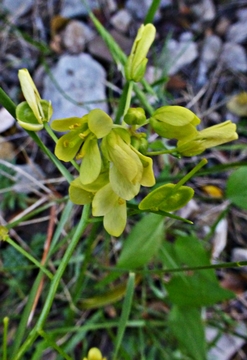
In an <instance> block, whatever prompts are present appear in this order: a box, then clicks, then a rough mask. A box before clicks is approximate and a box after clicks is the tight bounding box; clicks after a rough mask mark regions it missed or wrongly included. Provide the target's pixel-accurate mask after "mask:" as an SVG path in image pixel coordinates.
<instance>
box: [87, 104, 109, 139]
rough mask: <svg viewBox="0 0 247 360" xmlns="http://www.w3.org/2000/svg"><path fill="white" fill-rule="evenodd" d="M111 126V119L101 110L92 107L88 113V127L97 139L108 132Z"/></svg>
mask: <svg viewBox="0 0 247 360" xmlns="http://www.w3.org/2000/svg"><path fill="white" fill-rule="evenodd" d="M112 126H113V122H112V119H111V118H110V116H109V115H107V114H106V113H105V112H104V111H103V110H101V109H94V110H91V111H90V112H89V113H88V127H89V129H90V131H92V133H93V134H94V135H95V136H96V137H97V138H98V139H101V138H103V137H104V136H106V135H107V134H109V132H110V131H111V129H112Z"/></svg>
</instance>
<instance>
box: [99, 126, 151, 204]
mask: <svg viewBox="0 0 247 360" xmlns="http://www.w3.org/2000/svg"><path fill="white" fill-rule="evenodd" d="M130 141H131V139H130V134H129V132H128V131H127V130H126V129H123V128H114V129H112V131H111V132H110V133H109V134H108V135H107V136H106V137H105V138H104V139H103V140H102V146H101V148H102V152H103V154H104V156H105V157H106V158H107V159H108V161H109V162H110V169H109V178H110V183H111V186H112V189H113V191H114V192H115V193H116V194H117V195H118V196H119V197H120V198H123V199H125V200H131V199H132V198H133V197H134V196H136V195H137V194H138V192H139V190H140V185H144V186H153V185H154V183H155V178H154V175H153V169H152V159H151V158H149V157H147V156H144V155H143V154H141V153H139V152H138V151H137V150H136V149H135V148H134V147H133V146H131V144H130Z"/></svg>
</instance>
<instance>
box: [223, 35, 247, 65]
mask: <svg viewBox="0 0 247 360" xmlns="http://www.w3.org/2000/svg"><path fill="white" fill-rule="evenodd" d="M221 60H222V62H223V63H224V64H225V67H226V68H227V69H230V70H232V71H240V72H246V71H247V58H246V54H245V50H244V48H243V47H242V46H241V45H239V44H234V43H230V42H227V43H225V44H224V45H223V48H222V52H221Z"/></svg>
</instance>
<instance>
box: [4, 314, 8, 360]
mask: <svg viewBox="0 0 247 360" xmlns="http://www.w3.org/2000/svg"><path fill="white" fill-rule="evenodd" d="M8 326H9V318H8V317H5V318H4V319H3V360H7V348H8Z"/></svg>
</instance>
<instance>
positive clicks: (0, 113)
mask: <svg viewBox="0 0 247 360" xmlns="http://www.w3.org/2000/svg"><path fill="white" fill-rule="evenodd" d="M14 124H15V119H14V118H13V116H12V115H10V113H9V112H8V111H7V110H6V109H5V108H2V109H1V110H0V133H2V132H4V131H6V130H8V129H9V128H11V127H12V126H13V125H14Z"/></svg>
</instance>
